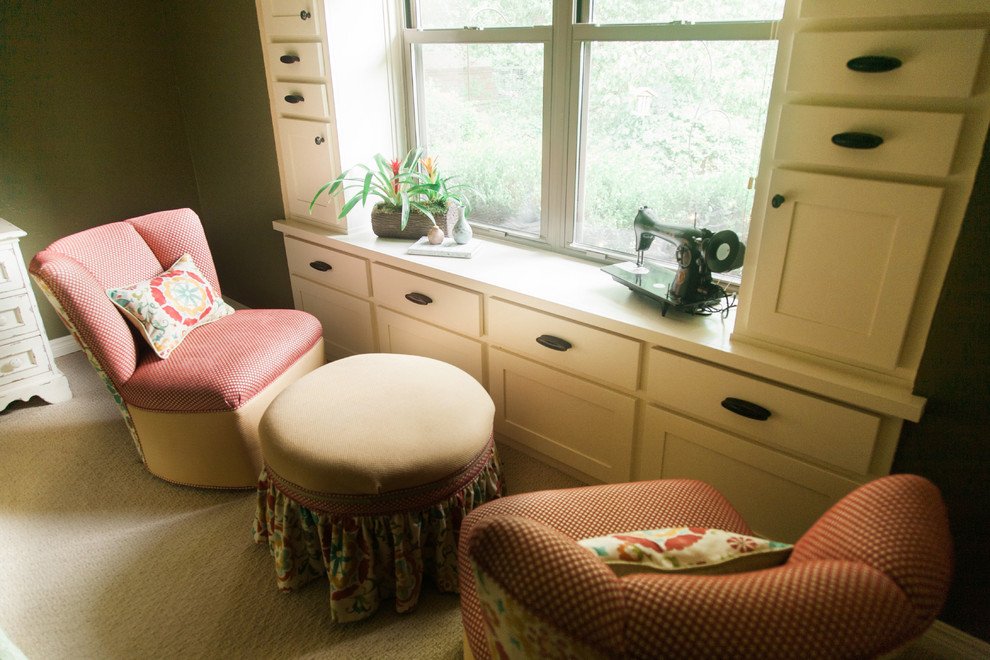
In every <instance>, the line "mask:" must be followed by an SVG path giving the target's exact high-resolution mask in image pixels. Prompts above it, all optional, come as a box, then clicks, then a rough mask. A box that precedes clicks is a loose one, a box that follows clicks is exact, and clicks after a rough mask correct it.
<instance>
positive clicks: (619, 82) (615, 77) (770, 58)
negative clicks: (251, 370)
mask: <svg viewBox="0 0 990 660" xmlns="http://www.w3.org/2000/svg"><path fill="white" fill-rule="evenodd" d="M776 50H777V42H776V41H712V42H703V41H689V42H621V43H620V42H609V43H603V42H596V43H592V44H589V45H588V57H587V60H586V61H587V62H588V66H589V89H588V97H587V98H588V101H587V107H586V109H585V111H586V119H587V122H586V128H585V135H584V138H585V147H586V153H585V156H586V162H585V170H584V181H583V182H579V184H583V188H584V197H583V214H582V216H581V217H578V218H577V222H576V223H575V225H576V226H575V242H577V243H581V244H584V245H588V246H598V247H602V248H605V249H610V250H615V251H619V252H625V253H632V252H634V250H635V246H634V245H633V243H634V238H633V231H632V221H633V218H634V217H635V215H636V211H637V209H638V208H639V207H640V206H644V205H645V206H649V207H651V208H652V209H653V210H654V211H655V212H656V214H657V216H658V217H659V218H660V220H661V222H664V223H667V224H682V225H689V226H691V225H695V226H697V227H702V228H707V229H711V230H712V231H719V230H722V229H731V230H733V231H735V232H736V233H737V234H739V236H740V238H742V239H743V241H745V240H746V237H747V235H748V230H749V214H750V211H751V207H752V204H753V191H752V190H750V189H749V186H748V184H749V178H750V177H755V176H756V173H757V169H758V165H759V154H760V147H761V141H762V139H763V130H764V124H765V121H766V108H767V103H768V99H769V92H770V83H771V79H772V77H773V64H774V58H775V56H776ZM579 189H580V185H579ZM648 256H649V258H651V259H658V258H666V259H672V258H673V246H672V245H670V244H669V243H668V242H666V241H654V244H653V247H652V248H651V250H650V253H649V255H648Z"/></svg>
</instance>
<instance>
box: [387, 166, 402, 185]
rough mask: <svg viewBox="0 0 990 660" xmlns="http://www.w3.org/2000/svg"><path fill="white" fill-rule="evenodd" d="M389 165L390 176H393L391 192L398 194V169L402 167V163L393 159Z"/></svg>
mask: <svg viewBox="0 0 990 660" xmlns="http://www.w3.org/2000/svg"><path fill="white" fill-rule="evenodd" d="M389 165H391V166H392V174H393V175H394V176H393V177H392V191H393V192H396V193H398V192H399V168H400V167H401V166H402V162H401V161H400V160H399V159H398V158H395V159H393V160H392V161H391V162H390V163H389Z"/></svg>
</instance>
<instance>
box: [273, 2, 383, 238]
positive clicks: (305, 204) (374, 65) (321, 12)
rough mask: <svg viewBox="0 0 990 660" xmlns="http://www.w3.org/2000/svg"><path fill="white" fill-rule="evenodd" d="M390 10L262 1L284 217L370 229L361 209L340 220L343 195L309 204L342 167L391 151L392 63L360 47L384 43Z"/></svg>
mask: <svg viewBox="0 0 990 660" xmlns="http://www.w3.org/2000/svg"><path fill="white" fill-rule="evenodd" d="M385 8H386V3H384V2H381V1H375V2H372V1H369V2H362V3H354V2H349V1H347V0H257V11H258V24H259V27H260V31H261V41H262V46H263V48H264V49H265V71H266V72H267V76H268V91H269V97H270V99H271V113H272V123H273V126H274V129H275V137H276V147H277V152H278V159H279V171H280V172H281V175H282V197H283V201H284V204H285V213H286V217H287V218H298V219H303V220H306V221H308V222H314V223H316V224H319V225H322V226H326V227H328V228H332V229H335V230H338V231H348V230H349V229H351V230H353V228H354V226H355V225H357V226H361V225H363V224H367V221H368V220H367V217H365V216H364V215H363V214H362V212H361V209H358V210H357V211H355V212H353V213H350V214H348V215H347V216H346V217H344V218H338V217H337V216H338V215H339V213H340V208H341V203H340V197H339V196H337V197H332V198H331V197H328V196H326V195H323V196H321V197H320V198H318V199H317V200H316V201H315V203H313V205H312V208H311V207H310V203H311V202H313V196H314V194H315V193H316V191H318V190H319V189H320V188H321V187H322V186H323V184H325V183H327V182H329V181H332V180H333V179H334V178H335V177H337V175H339V174H340V172H341V168H342V167H344V168H349V167H351V166H353V165H355V164H357V163H359V162H366V161H368V159H369V157H370V155H371V154H372V153H374V152H375V150H381V151H383V152H384V153H390V152H391V150H392V144H393V143H394V135H393V133H394V130H393V125H392V118H391V113H390V110H389V104H390V102H391V100H392V99H391V96H390V91H389V86H388V85H389V80H390V77H389V75H388V73H387V66H386V65H387V62H383V61H382V57H381V53H380V52H378V53H377V54H375V55H372V56H367V57H366V51H367V50H368V49H369V47H379V46H380V44H368V43H362V41H361V35H362V34H368V33H372V34H379V35H381V36H382V39H385V37H384V34H385V26H386V25H387V22H388V20H389V16H388V13H387V11H386V10H385ZM368 25H372V27H371V28H367V26H368ZM375 28H377V29H375ZM331 62H334V63H336V65H337V66H336V68H334V67H332V66H331Z"/></svg>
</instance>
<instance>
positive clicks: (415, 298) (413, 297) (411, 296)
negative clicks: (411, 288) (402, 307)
mask: <svg viewBox="0 0 990 660" xmlns="http://www.w3.org/2000/svg"><path fill="white" fill-rule="evenodd" d="M406 300H408V301H409V302H413V303H416V304H417V305H429V304H430V303H431V302H433V298H430V297H429V296H428V295H426V294H425V293H407V294H406Z"/></svg>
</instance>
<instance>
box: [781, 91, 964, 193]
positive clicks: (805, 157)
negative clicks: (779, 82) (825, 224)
mask: <svg viewBox="0 0 990 660" xmlns="http://www.w3.org/2000/svg"><path fill="white" fill-rule="evenodd" d="M962 121H963V116H962V115H960V114H948V113H934V112H901V111H895V110H863V109H858V108H831V107H821V106H810V105H785V106H784V107H783V109H782V110H781V115H780V131H779V133H778V137H777V146H776V148H775V149H774V155H773V157H774V159H775V160H778V161H797V162H801V163H812V164H815V165H829V166H833V167H852V168H857V169H866V170H878V171H883V172H900V173H905V174H924V175H930V176H948V175H949V174H950V173H951V170H952V159H953V157H954V156H955V153H956V143H957V142H958V140H959V130H960V128H961V127H962ZM850 133H857V134H866V135H870V136H876V137H879V138H881V139H882V140H883V143H882V144H880V145H879V146H876V147H873V148H851V147H843V146H838V145H836V144H835V143H833V139H841V137H840V136H843V135H845V136H848V135H849V134H850Z"/></svg>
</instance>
